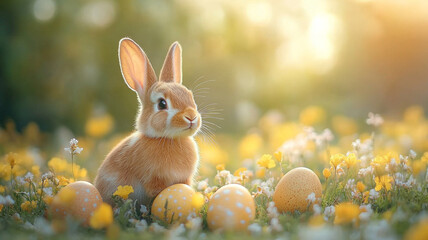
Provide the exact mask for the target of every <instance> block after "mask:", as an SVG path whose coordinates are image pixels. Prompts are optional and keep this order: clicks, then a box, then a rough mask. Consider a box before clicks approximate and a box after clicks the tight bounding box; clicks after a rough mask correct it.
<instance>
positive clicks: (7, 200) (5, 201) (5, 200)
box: [0, 195, 15, 205]
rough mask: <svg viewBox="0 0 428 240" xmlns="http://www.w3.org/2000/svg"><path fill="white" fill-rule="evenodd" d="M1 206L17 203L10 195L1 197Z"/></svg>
mask: <svg viewBox="0 0 428 240" xmlns="http://www.w3.org/2000/svg"><path fill="white" fill-rule="evenodd" d="M0 204H2V205H13V204H15V201H14V200H13V199H12V197H11V196H9V195H7V196H6V197H4V196H2V195H0Z"/></svg>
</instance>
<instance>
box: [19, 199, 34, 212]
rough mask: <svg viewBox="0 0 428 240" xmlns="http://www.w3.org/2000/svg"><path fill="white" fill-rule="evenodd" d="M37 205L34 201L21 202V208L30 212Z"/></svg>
mask: <svg viewBox="0 0 428 240" xmlns="http://www.w3.org/2000/svg"><path fill="white" fill-rule="evenodd" d="M36 207H37V202H36V201H31V202H30V201H25V202H23V203H22V204H21V209H22V210H24V211H27V212H31V211H32V210H33V209H35V208H36Z"/></svg>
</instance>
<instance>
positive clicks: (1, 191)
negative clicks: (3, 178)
mask: <svg viewBox="0 0 428 240" xmlns="http://www.w3.org/2000/svg"><path fill="white" fill-rule="evenodd" d="M5 190H6V188H5V187H4V186H2V185H0V193H4V191H5Z"/></svg>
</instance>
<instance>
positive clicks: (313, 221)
mask: <svg viewBox="0 0 428 240" xmlns="http://www.w3.org/2000/svg"><path fill="white" fill-rule="evenodd" d="M324 223H325V222H324V218H323V217H322V216H321V215H319V214H317V215H314V216H312V217H311V218H310V219H309V222H308V225H309V226H311V227H319V226H322V225H324ZM304 239H313V238H304Z"/></svg>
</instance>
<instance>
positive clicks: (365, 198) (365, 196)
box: [363, 191, 370, 204]
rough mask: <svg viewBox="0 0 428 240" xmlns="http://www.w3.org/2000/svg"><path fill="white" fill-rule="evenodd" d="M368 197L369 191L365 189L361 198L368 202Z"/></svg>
mask: <svg viewBox="0 0 428 240" xmlns="http://www.w3.org/2000/svg"><path fill="white" fill-rule="evenodd" d="M369 197H370V192H369V191H365V192H364V193H363V200H364V203H366V204H367V203H368V202H369Z"/></svg>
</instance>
